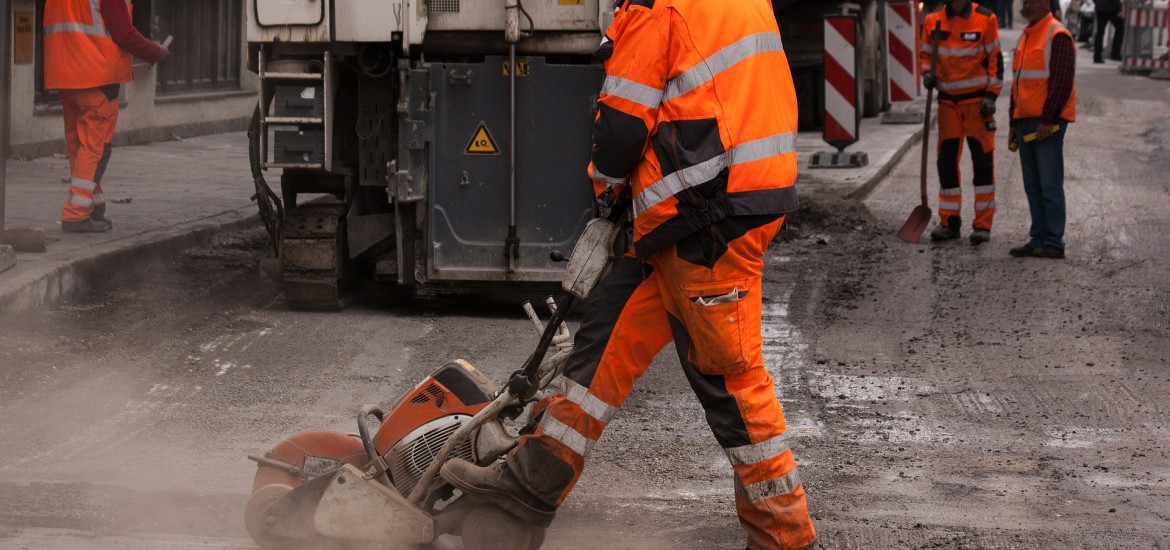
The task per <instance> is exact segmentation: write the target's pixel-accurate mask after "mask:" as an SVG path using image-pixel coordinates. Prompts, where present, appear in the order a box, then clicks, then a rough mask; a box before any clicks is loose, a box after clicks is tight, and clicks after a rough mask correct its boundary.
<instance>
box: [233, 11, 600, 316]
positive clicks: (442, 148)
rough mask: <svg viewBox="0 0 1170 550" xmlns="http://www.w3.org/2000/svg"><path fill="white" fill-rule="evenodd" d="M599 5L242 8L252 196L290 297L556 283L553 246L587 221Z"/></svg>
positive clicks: (566, 244)
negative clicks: (360, 286)
mask: <svg viewBox="0 0 1170 550" xmlns="http://www.w3.org/2000/svg"><path fill="white" fill-rule="evenodd" d="M602 3H604V4H606V5H607V6H608V4H609V3H610V2H609V0H540V1H535V0H527V2H522V1H521V0H429V1H419V0H252V1H251V2H249V4H251V5H249V6H248V30H247V38H248V44H249V66H250V68H251V69H252V70H254V71H255V72H256V74H257V75H258V76H259V81H260V101H259V105H258V107H257V110H256V113H255V114H254V116H253V121H252V127H251V130H250V131H249V137H250V140H251V141H250V153H251V155H250V156H251V164H252V174H253V178H254V180H255V182H256V195H255V197H254V198H255V199H256V200H257V201H258V203H259V209H260V213H261V218H262V219H263V221H264V223H265V226H266V228H267V229H268V232H269V235H270V237H271V240H272V248H273V252H274V256H275V257H274V258H273V259H270V260H267V261H266V262H265V265H264V267H265V271H266V272H267V273H269V274H270V275H272V274H275V278H276V279H277V280H281V281H283V285H284V290H285V294H286V297H287V300H288V303H289V305H290V306H291V307H293V308H295V309H338V308H339V307H342V305H343V304H344V303H345V301H346V296H347V293H348V292H350V291H351V290H352V288H353V286H354V285H355V284H356V283H359V282H361V281H366V280H370V279H373V280H380V281H385V282H389V283H390V284H392V285H396V286H398V287H401V288H403V289H410V288H412V287H414V286H415V285H418V284H434V283H453V282H465V281H477V282H485V281H486V282H520V283H531V282H555V281H558V280H560V276H561V272H562V270H563V269H562V266H560V265H558V264H557V263H556V262H555V261H554V260H553V259H551V258H550V255H551V253H553V252H554V251H556V250H567V249H568V248H570V247H571V246H572V244H573V243H574V242H575V240H576V238H577V236H578V235H580V233H581V231H582V230H583V229H584V227H585V224H586V223H587V222H588V221H589V220H590V219H591V218H592V217H593V215H594V212H593V202H592V196H591V191H590V189H591V187H590V183H589V180H588V177H587V176H586V170H585V168H586V166H587V165H588V162H589V151H590V136H591V130H592V124H593V117H594V114H595V112H596V108H597V97H598V92H599V90H600V89H601V83H602V79H603V75H602V68H601V66H600V64H597V63H594V62H593V59H592V55H593V52H594V51H595V50H596V49H597V47H598V45H599V43H600V37H601V33H602V29H603V28H604V27H605V26H606V24H607V22H608V20H609V19H611V18H612V13H611V11H610V10H609V9H608V7H607V8H606V9H599V6H600V4H602ZM266 177H269V178H273V179H276V178H279V185H274V186H272V187H270V186H269V185H268V184H267V181H266ZM273 188H275V189H276V191H274V190H272V189H273Z"/></svg>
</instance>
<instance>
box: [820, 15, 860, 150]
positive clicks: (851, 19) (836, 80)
mask: <svg viewBox="0 0 1170 550" xmlns="http://www.w3.org/2000/svg"><path fill="white" fill-rule="evenodd" d="M858 31H859V29H858V20H857V16H855V15H828V16H825V124H824V139H825V142H827V143H828V144H829V145H832V146H833V147H836V148H837V150H838V151H843V150H844V149H845V148H846V147H848V146H850V145H852V144H854V143H856V142H857V139H858V136H859V135H860V130H861V103H860V101H859V100H860V98H861V97H860V96H861V94H860V89H859V87H858V81H857V67H858V66H859V65H860V64H859V63H858V62H857V61H858V59H857V56H858V51H857V39H858V37H859V36H860V33H859V32H858Z"/></svg>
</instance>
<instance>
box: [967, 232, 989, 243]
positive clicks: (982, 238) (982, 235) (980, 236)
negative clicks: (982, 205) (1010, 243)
mask: <svg viewBox="0 0 1170 550" xmlns="http://www.w3.org/2000/svg"><path fill="white" fill-rule="evenodd" d="M970 238H971V244H972V245H973V246H978V245H981V244H983V243H985V242H987V241H990V240H991V231H989V230H987V229H976V230H975V231H972V232H971V237H970Z"/></svg>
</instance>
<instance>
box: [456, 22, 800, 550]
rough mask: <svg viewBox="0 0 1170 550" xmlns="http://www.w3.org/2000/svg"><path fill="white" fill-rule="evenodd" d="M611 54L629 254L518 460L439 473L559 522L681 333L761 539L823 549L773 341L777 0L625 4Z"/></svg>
mask: <svg viewBox="0 0 1170 550" xmlns="http://www.w3.org/2000/svg"><path fill="white" fill-rule="evenodd" d="M598 57H599V58H601V59H604V60H605V69H606V73H607V76H606V79H605V83H604V85H603V87H602V90H601V95H600V101H599V111H598V114H597V119H596V122H595V124H594V130H593V144H594V146H593V153H592V162H591V163H590V165H589V168H588V170H589V175H590V177H591V178H592V180H593V183H594V188H595V191H596V192H597V195H598V197H599V203H600V204H601V206H603V207H608V206H610V205H611V203H612V202H613V200H614V197H615V196H616V197H620V196H622V195H623V193H624V192H626V191H627V190H628V192H629V195H630V196H631V197H632V199H633V204H632V212H633V215H634V222H633V223H634V232H633V238H634V242H633V246H632V249H631V251H630V253H629V254H627V255H626V256H625V257H624V258H620V259H618V260H617V261H615V263H614V265H613V266H612V269H611V270H610V272H609V273H608V274H607V275H606V276H605V277H604V278H603V279H602V280H601V281H600V282H599V284H598V286H597V288H595V289H594V290H593V292H592V293H591V295H590V296H589V299H588V300H587V301H586V302H585V303H584V305H583V309H584V318H583V322H582V325H581V327H580V330H578V332H577V336H576V341H575V347H574V351H573V354H572V355H571V356H570V358H569V359H568V361H567V364H566V367H565V372H564V376H563V377H561V378H560V379H559V384H560V387H559V393H558V395H556V396H555V397H554V398H552V399H551V401H550V402H548V403H547V408H546V409H545V410H544V412H543V414H542V415H541V417H540V419H539V422H538V423H537V425H536V427H535V432H534V433H533V434H531V435H527V436H525V437H523V438H522V439H521V442H520V444H519V446H518V447H517V448H516V449H514V450H513V451H512V452H510V453H509V454H508V456H507V460H506V461H503V462H499V463H497V464H495V465H492V466H490V467H478V466H475V465H472V464H471V463H468V462H464V461H450V462H448V463H447V464H445V465H444V467H443V470H442V475H443V477H444V478H445V479H447V480H448V481H450V482H451V483H452V484H454V485H455V486H457V487H459V488H461V489H462V490H464V491H465V492H467V493H471V494H475V495H477V496H478V497H480V498H483V499H486V500H488V501H491V502H494V503H496V504H498V505H500V506H501V507H503V508H505V509H507V510H509V511H511V512H512V513H514V514H516V515H517V516H519V517H520V518H522V519H525V520H527V521H529V522H533V523H536V524H542V525H547V524H548V523H549V522H550V521H551V520H552V519H553V516H554V514H555V512H556V509H557V507H558V506H559V505H560V504H561V503H563V502H564V500H565V497H566V496H567V495H568V494H569V491H570V490H571V489H572V488H573V486H574V485H575V484H576V483H577V480H578V479H579V478H580V475H581V472H582V470H583V468H584V465H585V457H586V456H587V455H588V454H589V451H590V449H591V448H592V447H593V445H594V444H595V443H596V442H597V441H598V439H599V438H600V437H601V434H602V432H603V431H604V430H605V428H606V426H607V425H608V424H609V422H610V421H611V420H612V419H613V418H614V416H615V415H616V414H617V413H618V412H619V409H620V407H621V406H622V403H623V402H625V400H626V398H627V397H628V396H629V394H630V391H631V390H632V389H633V385H634V381H635V380H637V379H638V378H639V377H641V376H642V374H643V373H645V371H646V369H647V367H649V365H650V362H651V360H652V359H653V358H654V356H655V355H656V354H657V353H658V352H659V350H661V349H662V348H664V347H665V346H666V345H667V344H669V343H670V342H671V341H672V340H673V341H674V343H675V346H676V348H677V351H678V356H679V360H680V362H681V363H682V369H683V372H684V373H685V375H686V377H687V379H688V380H689V381H690V384H691V387H692V389H693V390H694V392H695V394H696V395H697V396H698V399H699V402H700V403H701V404H702V406H703V408H704V410H705V412H706V416H707V421H708V424H709V425H710V427H711V430H712V431H713V432H714V435H715V439H716V440H717V441H718V443H719V445H720V446H721V447H722V448H723V451H724V453H725V454H726V456H727V459H728V461H729V462H730V463H731V468H732V471H733V474H734V476H733V478H734V492H735V504H736V510H737V512H738V513H739V518H740V523H741V525H742V527H743V529H744V530H745V531H746V533H747V547H748V548H751V549H756V550H760V549H769V550H781V549H783V550H791V549H797V548H806V547H810V546H812V545H813V544H814V543H815V539H816V531H815V529H814V528H813V524H812V521H811V519H810V518H809V515H808V509H807V506H806V502H805V492H804V486H803V485H802V484H801V482H800V478H799V476H798V474H797V470H796V461H795V459H794V458H793V453H792V451H791V450H790V449H789V445H790V442H789V441H788V440H787V439H786V438H785V437H784V431H785V423H784V414H783V412H782V410H781V408H780V402H779V400H778V399H777V397H776V392H775V389H774V382H773V380H772V377H771V376H770V375H769V374H768V371H767V370H766V369H765V368H764V357H763V353H762V342H761V336H760V322H761V316H762V292H763V288H762V272H763V269H764V260H763V258H764V251H765V250H766V249H767V247H768V244H769V243H770V242H771V241H772V238H773V236H774V235H775V234H776V233H777V231H778V230H779V229H780V226H781V224H782V223H783V220H784V215H785V213H787V212H789V211H791V210H793V209H795V208H796V206H797V198H796V190H795V188H794V187H793V182H794V181H795V179H796V152H795V139H796V123H797V106H796V96H795V91H794V88H793V83H792V76H791V73H790V72H789V68H788V60H787V57H786V56H785V53H784V49H783V45H782V44H781V40H780V33H779V30H778V28H777V23H776V20H775V16H774V14H773V12H772V7H771V4H770V2H768V1H767V0H722V1H720V2H707V1H703V0H624V1H623V2H621V3H620V4H619V6H618V7H617V8H616V13H615V17H614V21H613V24H612V25H611V26H610V27H609V29H608V30H607V31H606V34H605V38H604V39H603V41H602V45H601V48H600V49H599V50H598ZM659 422H661V423H663V424H666V423H669V422H670V419H667V418H662V419H659ZM602 546H604V544H602Z"/></svg>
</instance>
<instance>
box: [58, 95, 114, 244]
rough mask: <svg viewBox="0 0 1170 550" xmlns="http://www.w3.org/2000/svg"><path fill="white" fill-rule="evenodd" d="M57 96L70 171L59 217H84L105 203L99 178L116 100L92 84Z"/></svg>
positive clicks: (107, 152) (74, 219) (73, 219)
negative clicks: (83, 88) (87, 87)
mask: <svg viewBox="0 0 1170 550" xmlns="http://www.w3.org/2000/svg"><path fill="white" fill-rule="evenodd" d="M60 97H61V110H62V113H63V118H64V121H65V140H66V143H67V145H68V150H69V171H70V174H71V175H72V179H71V183H70V185H69V194H68V195H67V196H66V197H65V201H64V202H63V203H62V205H61V220H62V221H70V222H79V221H85V220H88V219H89V217H90V215H91V214H92V213H93V208H94V206H98V205H100V204H104V203H105V200H104V198H103V197H104V194H103V193H102V186H101V181H102V175H103V174H104V172H105V169H106V164H107V163H108V162H109V158H110V144H111V142H113V140H114V130H115V128H116V126H117V124H118V100H117V99H113V100H110V99H109V98H107V97H106V95H105V94H104V93H102V92H101V90H98V89H96V88H90V89H85V90H60Z"/></svg>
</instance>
